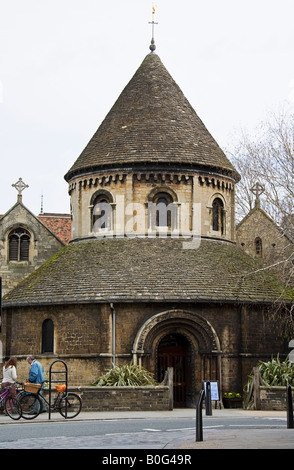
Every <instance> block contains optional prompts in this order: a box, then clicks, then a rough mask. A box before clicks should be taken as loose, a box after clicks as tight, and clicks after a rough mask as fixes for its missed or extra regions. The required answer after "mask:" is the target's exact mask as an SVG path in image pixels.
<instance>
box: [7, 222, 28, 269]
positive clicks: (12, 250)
mask: <svg viewBox="0 0 294 470" xmlns="http://www.w3.org/2000/svg"><path fill="white" fill-rule="evenodd" d="M8 243H9V261H29V254H30V253H29V252H30V233H29V232H28V231H27V230H25V229H24V228H22V227H18V228H16V229H14V230H12V231H11V232H10V234H9V236H8Z"/></svg>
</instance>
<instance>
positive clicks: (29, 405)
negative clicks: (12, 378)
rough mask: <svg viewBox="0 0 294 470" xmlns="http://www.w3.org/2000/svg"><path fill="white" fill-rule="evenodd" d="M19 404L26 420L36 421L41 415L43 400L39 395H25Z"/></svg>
mask: <svg viewBox="0 0 294 470" xmlns="http://www.w3.org/2000/svg"><path fill="white" fill-rule="evenodd" d="M19 403H20V406H21V410H22V417H23V418H24V419H34V418H36V417H37V416H38V415H39V414H40V410H41V400H40V398H39V397H38V395H34V394H31V393H30V394H23V395H21V397H20V398H19Z"/></svg>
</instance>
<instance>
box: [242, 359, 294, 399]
mask: <svg viewBox="0 0 294 470" xmlns="http://www.w3.org/2000/svg"><path fill="white" fill-rule="evenodd" d="M257 367H258V370H259V374H260V381H261V384H262V385H265V386H268V387H272V386H281V387H283V386H286V385H292V386H293V385H294V367H293V366H292V364H291V363H290V362H289V359H288V357H287V358H286V359H285V360H284V361H281V360H280V358H279V355H277V357H276V358H272V359H271V360H270V361H267V362H262V361H259V364H258V366H257ZM252 389H253V373H252V374H251V375H249V376H248V382H247V384H246V385H245V387H244V395H245V405H246V408H252V407H253V399H252Z"/></svg>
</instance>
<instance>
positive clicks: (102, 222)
mask: <svg viewBox="0 0 294 470" xmlns="http://www.w3.org/2000/svg"><path fill="white" fill-rule="evenodd" d="M65 180H66V182H67V184H68V190H69V195H70V201H71V211H72V239H71V242H70V243H69V244H68V245H67V246H65V247H64V248H62V249H61V250H60V251H59V252H58V253H57V254H55V255H54V256H53V257H51V258H50V259H49V261H47V262H46V263H44V264H43V265H42V266H41V267H40V268H39V269H37V270H36V271H35V272H33V273H32V274H31V275H30V276H29V277H27V278H26V279H25V280H24V281H22V282H21V283H20V284H19V285H18V286H17V287H15V288H14V289H13V290H11V291H10V292H9V293H8V294H7V295H6V296H5V297H4V300H3V322H2V331H1V333H0V339H1V340H2V343H3V345H4V353H5V355H6V356H9V355H16V356H17V357H18V358H19V361H20V367H22V359H23V363H25V357H26V355H27V354H28V353H29V354H33V355H35V356H36V357H39V358H41V362H42V364H43V365H44V368H45V370H46V367H47V368H48V366H49V365H50V363H51V362H52V360H54V359H56V358H59V359H62V360H64V361H66V363H67V364H68V367H69V374H70V378H71V383H74V384H77V385H78V384H79V385H80V384H85V385H87V384H90V383H92V382H93V381H94V380H96V379H97V377H98V376H100V375H101V374H102V373H103V372H105V370H106V369H108V368H111V367H112V366H114V365H119V364H122V363H123V362H131V361H132V362H133V363H136V364H140V365H142V366H144V367H145V368H147V369H148V370H150V371H151V372H153V373H154V376H155V378H156V380H158V381H159V382H160V381H162V379H163V377H164V374H165V371H166V369H167V368H168V367H173V371H174V406H178V407H180V406H181V407H183V406H188V407H189V406H193V405H194V404H195V400H196V398H197V395H198V392H199V390H200V389H201V387H202V382H203V380H217V381H218V382H219V386H220V390H221V392H223V391H232V390H233V391H241V390H242V387H243V385H244V383H245V382H246V381H247V376H248V374H249V373H250V372H251V369H252V366H255V365H257V363H258V361H259V360H264V359H268V358H270V357H271V356H272V355H273V354H277V353H283V352H285V350H284V341H283V338H281V337H279V335H278V334H277V332H276V331H275V330H274V329H273V325H272V321H271V315H272V311H273V307H272V306H273V304H274V302H275V301H276V299H277V298H280V296H281V295H283V298H284V301H285V302H287V301H288V300H289V301H290V300H291V299H290V297H291V295H292V294H290V293H287V291H285V290H284V288H283V286H282V285H281V283H280V282H279V281H278V280H277V279H276V278H275V277H274V276H273V275H271V274H270V273H268V272H264V271H260V270H258V266H257V265H256V261H255V260H254V259H253V258H251V257H250V256H249V255H247V254H246V253H244V252H243V251H241V250H240V249H239V248H238V247H237V246H236V240H235V185H236V184H237V183H238V181H239V180H240V175H239V174H238V173H237V171H236V170H235V169H234V167H233V165H232V164H231V163H230V161H229V160H228V159H227V157H226V155H225V154H224V152H223V151H222V150H221V148H220V147H219V145H218V144H217V143H216V141H215V140H214V138H213V137H212V136H211V134H210V133H209V131H208V130H207V129H206V127H205V125H204V124H203V122H202V121H201V119H200V118H199V117H198V115H197V114H196V112H195V111H194V109H193V108H192V107H191V105H190V104H189V102H188V101H187V99H186V98H185V96H184V94H183V93H182V91H181V90H180V88H179V87H178V85H177V84H176V83H175V81H174V80H173V78H172V77H171V75H170V74H169V72H168V71H167V70H166V68H165V67H164V65H163V63H162V62H161V60H160V58H159V57H158V55H157V54H156V53H155V52H151V53H150V54H148V55H147V56H146V57H145V59H144V60H143V62H142V64H141V65H140V67H139V68H138V70H137V71H136V73H135V74H134V76H133V77H132V78H131V80H130V82H129V83H128V84H127V86H126V87H125V89H124V90H123V91H122V93H121V95H120V96H119V98H118V99H117V101H116V102H115V104H114V106H113V107H112V109H111V110H110V111H109V113H108V114H107V116H106V117H105V119H104V121H103V122H102V123H101V125H100V126H99V128H98V130H97V131H96V133H95V134H94V135H93V137H92V138H91V139H90V141H89V143H88V144H87V145H86V147H85V149H84V150H83V152H82V153H81V155H80V156H79V157H78V158H77V160H76V161H75V162H74V163H73V165H72V167H71V168H70V169H69V170H68V172H67V174H66V175H65ZM282 293H283V294H282ZM286 352H287V351H286ZM23 367H25V365H24V366H23Z"/></svg>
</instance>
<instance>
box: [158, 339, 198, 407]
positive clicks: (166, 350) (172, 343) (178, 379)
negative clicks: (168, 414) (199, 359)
mask: <svg viewBox="0 0 294 470" xmlns="http://www.w3.org/2000/svg"><path fill="white" fill-rule="evenodd" d="M189 351H190V345H189V342H188V340H187V339H186V338H185V336H183V335H180V334H169V335H166V336H164V338H162V340H161V341H160V343H159V345H158V348H157V380H158V382H161V381H162V380H163V379H164V374H165V371H166V370H167V368H168V367H173V379H174V390H173V393H174V407H175V408H183V407H186V406H187V393H188V388H190V383H191V371H190V367H188V362H190V360H189V359H190V352H189ZM189 392H190V390H189Z"/></svg>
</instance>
